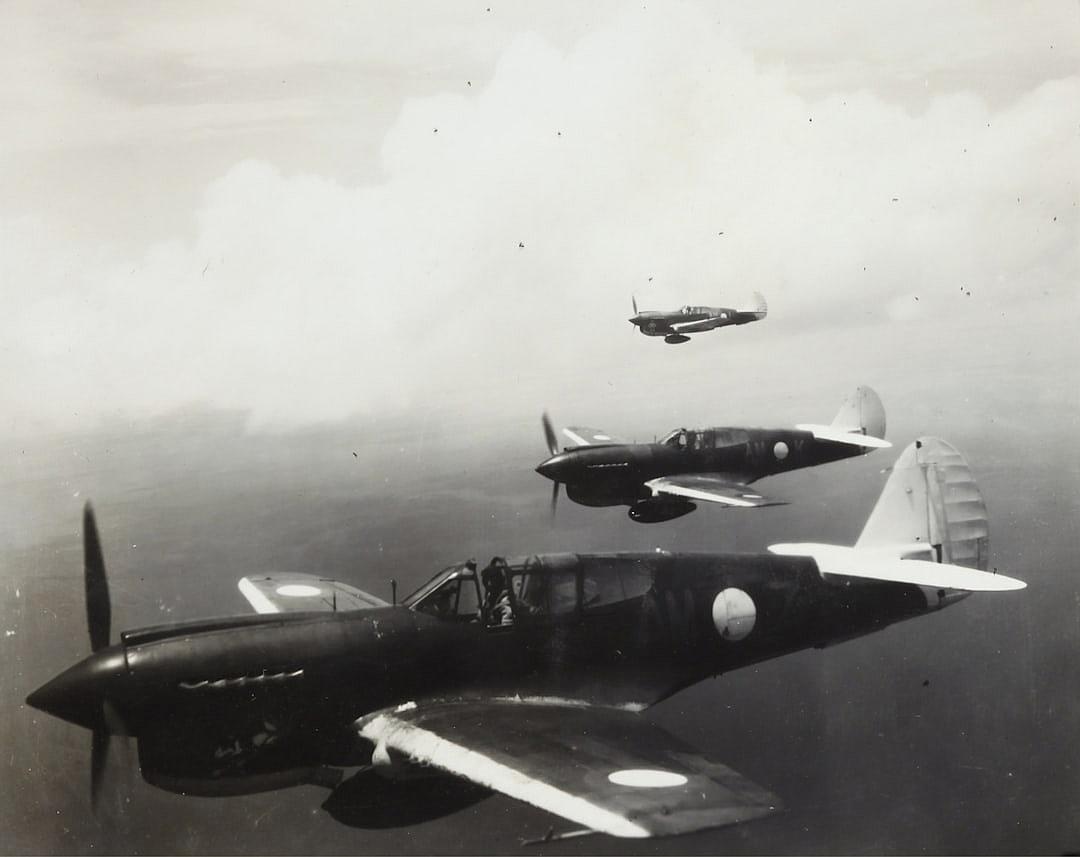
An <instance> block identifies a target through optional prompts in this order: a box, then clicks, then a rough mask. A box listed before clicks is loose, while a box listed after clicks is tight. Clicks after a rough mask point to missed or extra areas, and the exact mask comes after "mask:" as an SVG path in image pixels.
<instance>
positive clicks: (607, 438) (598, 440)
mask: <svg viewBox="0 0 1080 857" xmlns="http://www.w3.org/2000/svg"><path fill="white" fill-rule="evenodd" d="M562 431H563V434H564V435H566V436H567V437H568V438H570V440H571V441H572V442H573V443H574V446H604V445H606V444H609V443H623V442H624V441H621V440H619V438H617V437H615V435H612V434H608V433H607V432H606V431H602V430H601V429H594V428H589V427H588V426H567V427H566V428H564V429H563V430H562Z"/></svg>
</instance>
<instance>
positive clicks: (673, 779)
mask: <svg viewBox="0 0 1080 857" xmlns="http://www.w3.org/2000/svg"><path fill="white" fill-rule="evenodd" d="M608 780H609V781H610V782H612V783H614V784H615V785H617V786H631V787H633V788H635V789H670V788H672V787H674V786H682V785H686V782H687V780H686V777H684V776H683V775H682V774H676V773H675V772H674V771H655V770H650V769H649V768H629V769H627V770H625V771H614V772H613V773H610V774H608Z"/></svg>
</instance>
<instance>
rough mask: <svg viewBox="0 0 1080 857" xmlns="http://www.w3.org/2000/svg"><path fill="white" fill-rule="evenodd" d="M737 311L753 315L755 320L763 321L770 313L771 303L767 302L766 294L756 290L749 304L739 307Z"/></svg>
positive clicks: (742, 314)
mask: <svg viewBox="0 0 1080 857" xmlns="http://www.w3.org/2000/svg"><path fill="white" fill-rule="evenodd" d="M737 312H738V313H739V315H741V316H753V320H754V321H761V319H763V318H765V316H767V315H768V314H769V305H768V304H767V303H766V302H765V295H763V294H762V293H761V292H754V294H753V296H752V298H751V299H750V300H749V301H747V305H746V306H741V307H739V309H738V310H737Z"/></svg>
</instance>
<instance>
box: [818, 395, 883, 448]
mask: <svg viewBox="0 0 1080 857" xmlns="http://www.w3.org/2000/svg"><path fill="white" fill-rule="evenodd" d="M830 427H831V428H833V429H836V430H837V431H841V432H856V433H858V434H864V435H868V436H869V437H877V438H882V439H884V437H885V406H884V405H882V404H881V399H880V398H878V394H877V393H875V392H874V391H873V390H871V389H870V388H869V387H856V388H855V392H854V393H852V394H851V395H850V396H848V397H847V398H846V399H844V403H843V404H842V405H840V410H838V411H837V412H836V416H835V417H833V421H832V424H831V426H830Z"/></svg>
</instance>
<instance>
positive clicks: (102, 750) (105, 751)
mask: <svg viewBox="0 0 1080 857" xmlns="http://www.w3.org/2000/svg"><path fill="white" fill-rule="evenodd" d="M90 740H91V743H90V807H91V809H92V810H93V811H94V812H97V808H98V794H99V793H100V791H101V781H102V779H103V778H104V776H105V764H106V762H108V760H109V733H108V732H107V731H106V730H105V727H104V726H99V727H97V728H96V729H95V730H94V732H93V736H92V738H91V739H90Z"/></svg>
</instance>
